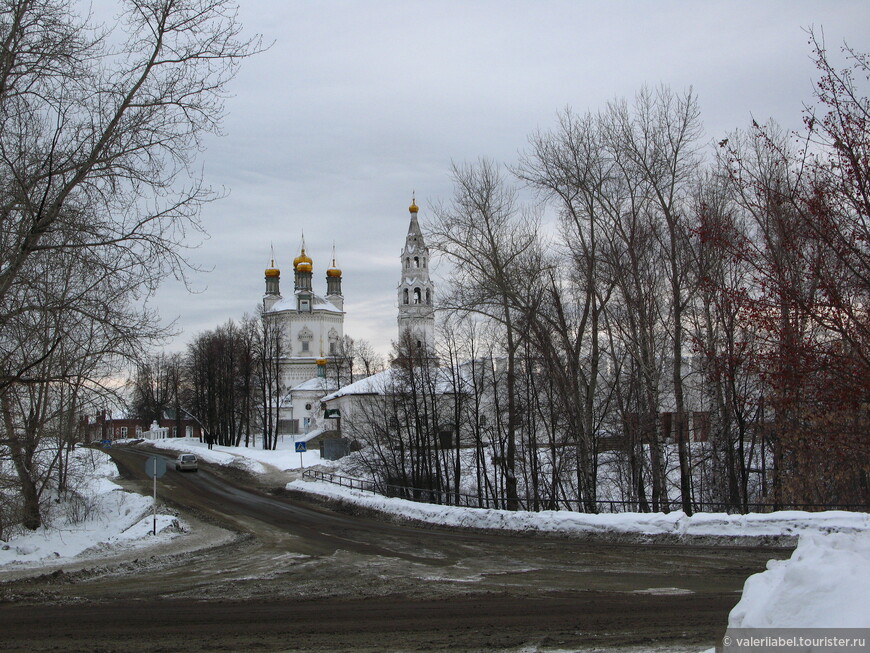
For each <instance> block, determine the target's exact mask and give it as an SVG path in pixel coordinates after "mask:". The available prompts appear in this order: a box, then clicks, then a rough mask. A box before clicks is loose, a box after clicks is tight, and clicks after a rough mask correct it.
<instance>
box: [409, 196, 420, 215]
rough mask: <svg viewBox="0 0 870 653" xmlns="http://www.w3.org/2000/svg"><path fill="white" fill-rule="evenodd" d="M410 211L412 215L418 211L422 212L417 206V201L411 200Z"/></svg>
mask: <svg viewBox="0 0 870 653" xmlns="http://www.w3.org/2000/svg"><path fill="white" fill-rule="evenodd" d="M408 210H409V211H410V212H411V213H416V212H417V211H419V210H420V207H418V206H417V201H416V200H415V199H412V200H411V206H409V207H408Z"/></svg>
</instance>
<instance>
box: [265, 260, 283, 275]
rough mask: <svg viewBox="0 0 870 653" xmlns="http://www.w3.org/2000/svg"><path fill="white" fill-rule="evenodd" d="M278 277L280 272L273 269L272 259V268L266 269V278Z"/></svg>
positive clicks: (273, 261) (273, 262)
mask: <svg viewBox="0 0 870 653" xmlns="http://www.w3.org/2000/svg"><path fill="white" fill-rule="evenodd" d="M280 276H281V270H279V269H278V268H276V267H275V259H272V266H271V267H268V268H266V277H267V278H271V277H280Z"/></svg>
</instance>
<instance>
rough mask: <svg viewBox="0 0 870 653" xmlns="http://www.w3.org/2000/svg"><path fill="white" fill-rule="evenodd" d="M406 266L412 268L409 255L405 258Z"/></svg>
mask: <svg viewBox="0 0 870 653" xmlns="http://www.w3.org/2000/svg"><path fill="white" fill-rule="evenodd" d="M405 267H406V268H410V267H411V257H410V256H409V257H408V258H406V259H405Z"/></svg>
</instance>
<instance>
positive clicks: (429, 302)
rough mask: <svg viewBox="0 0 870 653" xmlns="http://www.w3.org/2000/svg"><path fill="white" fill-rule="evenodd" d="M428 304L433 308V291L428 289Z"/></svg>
mask: <svg viewBox="0 0 870 653" xmlns="http://www.w3.org/2000/svg"><path fill="white" fill-rule="evenodd" d="M426 303H427V304H429V305H430V306H431V304H432V291H431V290H429V289H428V288H426Z"/></svg>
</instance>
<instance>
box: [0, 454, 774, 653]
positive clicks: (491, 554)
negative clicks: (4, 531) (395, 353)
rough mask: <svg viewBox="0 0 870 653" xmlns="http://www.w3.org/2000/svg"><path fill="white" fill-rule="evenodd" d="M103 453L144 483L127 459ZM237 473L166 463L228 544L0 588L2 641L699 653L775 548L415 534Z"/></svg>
mask: <svg viewBox="0 0 870 653" xmlns="http://www.w3.org/2000/svg"><path fill="white" fill-rule="evenodd" d="M113 456H114V457H115V459H116V461H117V462H118V467H119V469H120V470H121V472H122V475H123V476H124V478H125V479H126V483H127V485H128V486H129V487H134V488H135V487H140V486H141V490H142V491H143V493H147V492H148V489H150V482H146V481H145V479H144V473H143V470H142V469H141V468H142V453H141V452H139V451H124V450H116V451H114V452H113ZM251 483H252V480H251V479H248V478H246V477H245V476H244V475H243V474H241V473H240V472H236V471H234V470H226V469H217V468H211V467H209V466H204V468H203V469H202V471H200V472H199V473H197V474H179V473H177V472H174V471H170V472H169V473H168V474H167V476H166V477H164V480H163V482H162V487H161V490H160V491H161V494H162V496H164V497H171V502H170V503H171V504H172V505H173V506H175V507H176V508H177V509H178V510H179V511H181V512H182V513H187V514H191V513H192V514H194V515H196V517H197V518H198V519H201V520H204V521H206V522H209V523H212V524H214V527H215V528H216V529H217V527H220V528H222V529H225V530H229V531H233V532H235V533H237V536H236V537H235V538H233V539H229V540H225V541H224V542H223V543H222V544H220V545H219V546H214V547H211V548H206V549H202V550H199V551H189V550H184V551H183V552H181V553H179V554H178V555H174V553H175V551H173V550H169V551H165V552H154V551H151V552H149V554H148V556H140V559H139V560H137V563H136V564H135V565H131V564H129V562H128V563H125V564H118V565H114V566H113V565H109V566H101V567H100V568H93V569H83V570H78V571H75V572H73V573H68V572H66V571H64V572H62V573H55V574H53V575H49V576H46V577H43V578H39V579H27V580H17V581H14V582H11V583H6V584H5V585H3V586H0V596H4V597H7V600H8V599H9V598H12V599H13V600H11V601H9V602H6V603H2V604H0V632H2V633H3V635H2V637H3V646H2V648H3V650H8V651H58V650H62V651H76V650H82V651H85V650H87V651H143V652H144V651H172V650H180V649H183V650H186V651H206V650H208V651H250V650H256V651H448V650H449V651H498V650H505V651H518V650H520V649H521V648H523V647H525V649H524V650H531V651H534V650H541V651H545V650H560V651H573V650H578V651H579V650H584V649H593V648H596V647H597V648H600V647H611V648H614V647H616V648H619V647H629V648H632V647H639V646H640V647H649V648H650V649H654V648H655V647H658V646H661V647H665V648H662V649H661V650H693V649H694V650H700V649H701V648H704V647H709V646H712V645H713V643H714V642H715V640H716V639H717V638H718V637H719V636H720V635H721V633H722V632H724V629H725V624H726V622H727V615H728V612H729V611H730V609H731V608H732V607H733V605H734V604H735V603H736V602H737V600H738V598H739V590H740V589H741V588H742V586H743V582H744V581H745V579H746V577H747V576H748V575H750V574H752V573H755V572H757V571H761V570H762V569H764V566H765V563H766V561H767V560H768V559H770V558H772V557H779V558H782V557H787V556H788V555H789V553H790V551H789V550H788V549H782V548H777V549H773V548H761V547H746V546H709V545H695V544H673V543H670V542H664V543H663V542H661V541H658V542H657V541H655V540H653V541H649V542H635V543H625V542H614V541H606V540H591V539H585V540H576V539H570V538H559V537H543V536H530V535H519V534H503V533H499V534H489V533H486V534H484V533H469V532H463V531H458V530H449V529H441V528H426V527H421V526H417V525H408V524H398V523H392V522H389V521H386V520H382V519H376V518H373V517H371V516H368V515H356V514H348V513H347V512H337V511H334V510H330V509H328V508H326V507H324V506H321V505H318V504H316V503H314V502H311V501H304V500H300V499H299V498H291V497H287V496H281V495H282V494H283V493H282V492H281V491H280V489H276V490H274V491H273V492H268V491H265V490H264V488H253V487H251ZM227 542H228V543H227ZM174 548H175V547H174V546H173V549H174ZM179 550H180V549H179ZM37 605H38V606H39V607H36V606H37Z"/></svg>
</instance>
